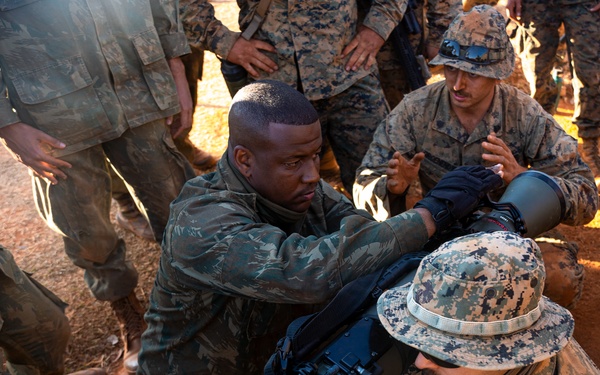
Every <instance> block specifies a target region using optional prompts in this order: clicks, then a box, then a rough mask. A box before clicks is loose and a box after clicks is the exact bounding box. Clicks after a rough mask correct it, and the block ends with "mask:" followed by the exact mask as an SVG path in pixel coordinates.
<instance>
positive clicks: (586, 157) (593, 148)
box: [581, 137, 600, 178]
mask: <svg viewBox="0 0 600 375" xmlns="http://www.w3.org/2000/svg"><path fill="white" fill-rule="evenodd" d="M582 140H583V145H582V147H581V159H583V161H584V162H585V163H586V164H587V165H588V167H590V169H591V170H592V173H593V174H594V178H599V177H600V151H599V148H598V145H599V142H600V141H599V139H598V137H595V138H582Z"/></svg>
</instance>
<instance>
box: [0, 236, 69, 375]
mask: <svg viewBox="0 0 600 375" xmlns="http://www.w3.org/2000/svg"><path fill="white" fill-rule="evenodd" d="M66 306H67V305H66V304H65V303H64V302H63V301H61V300H60V299H59V298H58V297H57V296H56V295H54V294H53V293H52V292H50V291H49V290H48V289H46V288H44V287H43V286H42V285H41V284H39V283H38V282H37V281H35V280H34V279H33V278H31V277H30V276H28V275H27V274H26V273H24V272H23V271H22V270H21V269H20V268H19V267H18V266H17V264H16V263H15V260H14V258H13V256H12V254H11V253H10V252H9V251H8V250H7V249H5V248H4V247H3V246H1V245H0V347H1V348H2V349H3V350H4V353H5V356H6V359H7V361H8V362H7V367H8V369H9V371H10V372H11V373H12V374H22V375H39V374H62V373H64V363H63V362H64V354H65V350H66V348H67V343H68V341H69V337H70V335H71V329H70V327H69V320H68V319H67V317H66V316H65V313H64V310H65V307H66Z"/></svg>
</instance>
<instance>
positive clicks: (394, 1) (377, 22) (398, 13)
mask: <svg viewBox="0 0 600 375" xmlns="http://www.w3.org/2000/svg"><path fill="white" fill-rule="evenodd" d="M407 5H408V0H373V1H372V3H371V7H370V8H369V12H368V13H367V15H366V17H365V19H364V21H363V25H365V26H366V27H368V28H369V29H371V30H373V31H375V32H376V33H377V34H379V36H381V37H382V38H383V39H384V40H387V38H388V36H390V34H391V33H392V30H394V28H395V27H396V26H397V25H398V23H399V22H400V20H402V17H403V16H404V12H405V11H406V7H407Z"/></svg>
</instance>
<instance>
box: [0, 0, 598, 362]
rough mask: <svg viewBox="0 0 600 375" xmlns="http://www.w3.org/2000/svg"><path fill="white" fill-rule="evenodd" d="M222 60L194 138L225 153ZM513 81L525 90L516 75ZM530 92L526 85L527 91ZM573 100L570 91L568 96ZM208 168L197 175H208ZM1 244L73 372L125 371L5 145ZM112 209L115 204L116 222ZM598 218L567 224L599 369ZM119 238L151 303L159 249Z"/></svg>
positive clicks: (107, 327)
mask: <svg viewBox="0 0 600 375" xmlns="http://www.w3.org/2000/svg"><path fill="white" fill-rule="evenodd" d="M213 3H214V5H215V7H216V11H217V15H218V17H219V18H220V19H222V20H223V21H224V22H225V23H226V24H228V25H233V24H235V21H236V20H235V10H236V5H235V2H234V1H233V0H229V1H228V0H225V1H213ZM218 67H219V66H218V60H217V59H216V58H215V56H214V55H213V54H211V53H206V54H205V65H204V77H203V81H202V82H200V86H199V104H198V107H197V109H196V113H195V120H194V123H195V125H194V131H193V133H192V140H193V141H194V143H196V144H197V145H198V146H199V147H201V148H203V149H205V150H208V151H210V152H212V153H214V154H216V155H221V154H222V153H223V151H224V150H225V148H226V142H227V125H226V124H227V121H226V120H227V117H226V116H227V107H228V105H229V102H230V98H229V94H228V93H227V91H226V88H225V84H224V82H223V80H222V77H221V75H220V72H219V70H218V69H219V68H218ZM512 82H513V83H514V84H516V85H519V86H521V87H523V80H522V77H520V76H519V75H518V74H517V75H516V76H515V77H513V78H512ZM524 89H526V87H525V88H524ZM566 94H567V95H566V96H568V92H566ZM568 108H569V103H565V102H562V103H561V109H560V112H559V115H558V116H557V119H558V120H559V121H560V122H561V124H563V126H564V127H565V128H566V129H567V131H569V132H570V133H571V134H574V131H575V129H574V127H573V126H572V124H570V122H569V121H568V118H569V117H568V116H569V115H570V112H569V110H568ZM203 172H207V171H199V173H203ZM0 196H1V197H2V202H3V204H2V205H1V206H0V222H1V223H2V224H1V225H2V230H1V231H0V244H2V245H4V246H5V247H7V248H8V249H9V250H11V251H12V252H13V254H14V256H15V258H16V261H17V263H18V264H19V265H20V266H21V268H23V269H24V270H26V271H28V272H31V273H33V274H34V276H35V277H36V278H37V279H38V280H39V281H40V282H42V283H43V284H45V285H46V286H47V287H49V288H50V289H51V290H53V291H54V292H55V293H56V294H58V296H60V297H61V298H62V299H63V300H64V301H66V302H67V303H68V304H69V307H68V308H67V312H66V313H67V316H68V317H69V320H70V322H71V327H72V341H71V343H70V345H69V347H68V353H67V356H66V367H67V370H68V372H70V371H75V370H79V369H82V368H86V367H91V366H101V367H105V368H107V369H108V370H109V373H111V374H117V373H119V372H120V370H119V367H120V359H119V358H120V355H121V352H122V344H121V342H120V341H119V340H118V336H119V329H118V326H117V322H116V320H115V318H114V317H113V315H112V312H111V309H110V307H109V305H108V303H104V302H98V301H96V300H95V299H94V298H92V297H91V295H90V293H89V292H88V290H87V288H86V286H85V284H84V282H83V273H82V271H81V270H80V269H78V268H76V267H75V266H73V265H72V263H71V262H70V261H69V260H68V259H67V257H66V256H65V254H64V252H63V247H62V240H61V238H60V236H59V235H58V234H56V233H55V232H53V231H52V230H50V229H49V228H48V227H47V226H46V225H45V224H44V222H43V221H42V220H41V219H40V217H39V216H38V214H37V212H36V210H35V207H34V204H33V200H32V195H31V183H30V178H29V176H28V172H27V169H26V168H25V167H24V166H23V165H21V164H18V163H17V162H16V161H14V160H13V159H12V158H11V157H10V155H9V154H8V152H7V151H6V150H5V149H4V148H3V147H2V148H0ZM114 210H115V207H114V206H113V212H112V214H113V217H114V212H115V211H114ZM599 228H600V217H598V216H597V217H596V219H595V220H594V221H593V222H592V223H590V224H588V225H586V226H584V227H577V228H573V227H564V226H563V227H562V228H561V229H562V231H563V233H565V234H566V235H567V237H568V239H569V240H571V241H576V242H577V243H578V244H579V259H580V262H581V263H582V264H584V266H585V270H586V280H585V288H584V293H583V297H582V299H581V301H580V302H579V304H578V305H577V307H576V308H575V309H574V310H573V311H572V312H573V315H574V316H575V321H576V328H575V337H576V339H577V340H578V341H579V342H580V343H581V345H582V346H583V347H584V348H585V349H586V350H587V352H588V353H589V354H590V356H591V357H592V358H593V359H594V361H595V362H596V363H599V364H600V339H599V337H600V322H599V320H600V318H599V314H598V311H600V296H599V290H600V285H599V280H600V253H599V252H598V251H597V244H598V243H597V242H596V241H597V240H598V238H599V237H600V229H599ZM117 231H118V233H119V234H120V235H121V236H122V237H123V239H124V240H125V242H126V243H127V246H128V257H129V259H131V260H132V261H133V263H134V264H135V265H136V267H137V269H138V271H139V273H140V282H139V287H138V290H137V294H138V296H139V297H140V299H141V300H142V301H143V302H144V303H146V302H147V297H148V294H149V292H150V290H151V288H152V283H153V280H154V273H155V270H156V265H157V261H158V258H159V254H160V246H159V245H157V244H155V243H151V242H148V241H145V240H142V239H139V238H137V237H135V236H133V235H132V234H130V233H128V232H125V231H123V230H122V229H121V228H119V227H117Z"/></svg>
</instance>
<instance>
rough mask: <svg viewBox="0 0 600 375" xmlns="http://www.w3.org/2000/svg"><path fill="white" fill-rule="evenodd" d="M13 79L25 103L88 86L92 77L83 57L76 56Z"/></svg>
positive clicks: (39, 101) (54, 96)
mask: <svg viewBox="0 0 600 375" xmlns="http://www.w3.org/2000/svg"><path fill="white" fill-rule="evenodd" d="M12 81H13V84H14V86H15V90H16V91H17V94H18V95H19V98H20V99H21V101H22V102H23V103H25V104H38V103H43V102H45V101H48V100H51V99H56V98H58V97H61V96H64V95H67V94H70V93H72V92H75V91H77V90H80V89H82V88H84V87H87V86H89V85H91V84H92V77H91V76H90V74H89V72H88V70H87V68H86V66H85V63H84V62H83V59H82V58H81V57H80V56H75V57H71V58H68V59H64V60H58V61H56V62H55V63H53V64H51V65H47V66H44V67H41V68H37V69H34V70H30V71H27V72H24V73H21V74H18V75H17V76H15V77H12Z"/></svg>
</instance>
